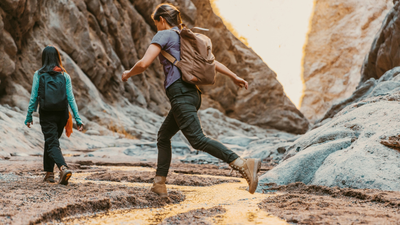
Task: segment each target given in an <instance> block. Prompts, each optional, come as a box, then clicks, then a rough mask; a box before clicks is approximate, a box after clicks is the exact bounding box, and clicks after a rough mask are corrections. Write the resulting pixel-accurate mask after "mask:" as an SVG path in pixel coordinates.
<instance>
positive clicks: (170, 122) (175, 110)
mask: <svg viewBox="0 0 400 225" xmlns="http://www.w3.org/2000/svg"><path fill="white" fill-rule="evenodd" d="M167 96H168V98H169V100H170V102H171V111H170V112H169V113H168V115H167V118H165V121H164V123H163V124H162V125H161V128H160V130H159V131H158V137H157V147H158V161H157V172H156V175H158V176H167V174H168V170H169V166H170V164H171V154H172V153H171V138H172V137H173V136H174V135H175V134H176V133H177V132H178V131H179V130H181V131H182V133H183V134H184V135H185V137H186V138H187V140H188V141H189V143H190V144H191V145H192V147H193V148H195V149H197V150H202V151H205V152H207V153H209V154H211V155H212V156H214V157H217V158H219V159H221V160H223V161H224V162H227V163H230V162H232V161H234V160H235V159H237V158H238V157H239V156H238V155H237V154H236V153H234V152H233V151H231V150H230V149H228V148H227V147H226V146H224V145H223V144H221V143H220V142H218V141H216V140H214V139H211V138H209V137H207V136H205V135H204V133H203V130H202V128H201V124H200V120H199V117H198V115H197V110H199V108H200V105H201V94H200V92H199V91H198V90H197V88H196V86H194V85H191V84H188V83H185V82H183V81H182V80H178V81H176V82H175V83H173V84H172V85H171V86H170V87H168V88H167Z"/></svg>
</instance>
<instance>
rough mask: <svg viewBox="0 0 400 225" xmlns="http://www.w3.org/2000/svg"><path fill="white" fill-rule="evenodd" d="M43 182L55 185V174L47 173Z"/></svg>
mask: <svg viewBox="0 0 400 225" xmlns="http://www.w3.org/2000/svg"><path fill="white" fill-rule="evenodd" d="M43 182H49V183H55V182H56V181H55V180H54V173H53V172H47V173H46V176H45V177H44V179H43Z"/></svg>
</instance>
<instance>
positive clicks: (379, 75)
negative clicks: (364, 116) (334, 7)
mask: <svg viewBox="0 0 400 225" xmlns="http://www.w3.org/2000/svg"><path fill="white" fill-rule="evenodd" d="M393 2H394V3H395V5H394V7H393V8H392V9H391V10H390V11H389V12H388V14H387V15H386V17H385V19H384V21H383V23H382V26H381V29H380V30H379V32H378V33H377V34H376V36H375V39H374V41H373V43H372V46H371V50H370V51H369V52H368V54H367V55H366V57H365V60H364V63H363V65H362V68H361V80H360V82H359V85H358V87H357V89H356V90H355V91H354V93H353V94H352V95H351V96H350V97H348V98H346V99H344V100H341V101H338V102H336V103H335V104H333V105H332V107H331V108H330V109H329V110H328V111H327V112H326V113H325V115H324V116H323V117H322V119H321V121H322V120H325V119H327V118H331V117H333V116H334V115H336V114H337V113H338V112H339V111H340V110H342V109H343V108H345V107H346V106H348V105H350V104H352V103H355V102H358V101H361V100H363V99H365V98H368V97H370V96H371V95H372V94H373V95H383V94H385V93H386V92H388V91H392V90H394V89H396V88H397V84H396V83H394V82H392V83H390V85H389V84H386V85H385V88H384V89H382V90H381V91H379V92H377V91H374V90H375V89H376V87H378V86H379V82H380V81H381V80H382V79H385V78H384V76H383V75H384V74H385V73H386V72H387V71H390V70H392V69H393V68H396V67H398V66H400V54H399V52H400V51H399V50H400V47H399V44H398V43H399V42H400V17H399V15H400V2H399V1H398V0H395V1H393Z"/></svg>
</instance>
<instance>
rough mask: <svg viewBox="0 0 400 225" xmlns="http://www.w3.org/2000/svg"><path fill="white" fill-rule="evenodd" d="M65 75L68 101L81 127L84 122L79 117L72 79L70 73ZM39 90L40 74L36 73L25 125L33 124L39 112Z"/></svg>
mask: <svg viewBox="0 0 400 225" xmlns="http://www.w3.org/2000/svg"><path fill="white" fill-rule="evenodd" d="M63 75H64V77H65V80H66V87H67V99H68V103H69V106H70V107H71V109H72V112H73V114H74V117H75V121H76V123H77V124H78V125H80V124H82V120H81V118H80V117H79V113H78V106H77V105H76V102H75V96H74V92H72V84H71V77H70V76H69V75H68V73H63ZM38 89H39V72H38V71H36V72H35V74H34V75H33V84H32V92H31V99H30V101H29V107H28V114H27V115H26V120H25V124H27V123H29V122H32V113H33V112H36V111H37V107H38V104H39V102H38V99H37V97H38Z"/></svg>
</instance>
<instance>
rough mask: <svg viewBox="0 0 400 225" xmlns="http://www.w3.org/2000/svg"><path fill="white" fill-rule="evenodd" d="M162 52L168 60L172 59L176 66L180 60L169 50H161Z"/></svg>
mask: <svg viewBox="0 0 400 225" xmlns="http://www.w3.org/2000/svg"><path fill="white" fill-rule="evenodd" d="M161 54H162V55H163V56H164V58H166V59H167V60H168V61H170V62H171V63H172V64H173V65H174V66H176V63H177V62H178V60H176V58H175V57H173V56H172V55H171V54H169V53H168V52H166V51H164V50H161Z"/></svg>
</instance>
